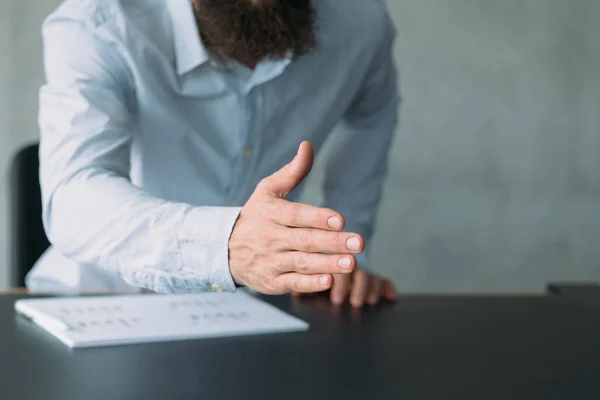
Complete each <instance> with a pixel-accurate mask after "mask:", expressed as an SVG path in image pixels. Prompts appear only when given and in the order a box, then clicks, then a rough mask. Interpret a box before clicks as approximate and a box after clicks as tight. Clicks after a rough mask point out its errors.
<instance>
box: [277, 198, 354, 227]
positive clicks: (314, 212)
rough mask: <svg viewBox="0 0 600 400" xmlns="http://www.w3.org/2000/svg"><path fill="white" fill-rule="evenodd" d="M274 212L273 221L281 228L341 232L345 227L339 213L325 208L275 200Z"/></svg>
mask: <svg viewBox="0 0 600 400" xmlns="http://www.w3.org/2000/svg"><path fill="white" fill-rule="evenodd" d="M275 210H276V211H275V212H274V213H273V215H272V218H273V221H275V222H276V223H278V224H279V225H283V226H289V227H293V228H315V229H323V230H328V231H341V230H343V229H344V225H345V221H344V217H342V215H341V214H340V213H338V212H336V211H333V210H330V209H327V208H320V207H314V206H309V205H307V204H301V203H291V202H288V201H285V200H277V202H276V203H275Z"/></svg>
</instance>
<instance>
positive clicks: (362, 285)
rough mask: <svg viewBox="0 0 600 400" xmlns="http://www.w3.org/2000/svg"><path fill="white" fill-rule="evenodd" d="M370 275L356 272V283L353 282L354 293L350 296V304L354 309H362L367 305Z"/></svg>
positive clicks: (361, 271)
mask: <svg viewBox="0 0 600 400" xmlns="http://www.w3.org/2000/svg"><path fill="white" fill-rule="evenodd" d="M369 280H370V275H369V274H368V273H367V272H365V271H363V270H360V271H356V273H355V274H354V281H353V282H352V293H351V294H350V304H352V307H355V308H360V307H362V306H363V305H364V304H365V300H366V299H367V294H368V292H369Z"/></svg>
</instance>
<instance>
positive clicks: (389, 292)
mask: <svg viewBox="0 0 600 400" xmlns="http://www.w3.org/2000/svg"><path fill="white" fill-rule="evenodd" d="M383 297H385V299H386V300H387V301H391V302H395V301H396V300H397V299H398V292H397V291H396V287H395V286H394V284H393V283H392V281H390V280H388V279H386V280H385V282H384V284H383Z"/></svg>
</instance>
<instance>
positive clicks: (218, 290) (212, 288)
mask: <svg viewBox="0 0 600 400" xmlns="http://www.w3.org/2000/svg"><path fill="white" fill-rule="evenodd" d="M210 288H211V290H212V291H213V292H219V293H220V292H222V291H223V289H222V288H221V286H219V285H215V284H214V283H213V284H212V285H210Z"/></svg>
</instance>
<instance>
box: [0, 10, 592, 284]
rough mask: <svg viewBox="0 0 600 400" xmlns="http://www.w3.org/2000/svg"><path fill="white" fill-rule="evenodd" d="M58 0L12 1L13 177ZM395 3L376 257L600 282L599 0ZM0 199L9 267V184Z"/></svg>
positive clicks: (0, 30)
mask: <svg viewBox="0 0 600 400" xmlns="http://www.w3.org/2000/svg"><path fill="white" fill-rule="evenodd" d="M58 3H59V1H58V0H2V1H0V54H3V55H8V56H7V57H3V58H1V59H0V174H1V175H2V176H6V173H5V168H6V166H7V162H8V155H9V154H11V153H12V151H14V149H15V148H16V147H17V146H19V145H21V144H23V143H25V142H27V141H29V140H32V139H35V138H36V136H37V123H36V118H37V115H36V114H37V90H38V88H39V85H40V84H41V82H42V67H41V56H40V51H41V42H40V38H39V25H40V23H41V20H42V18H43V16H44V15H46V14H47V13H48V12H49V11H50V10H51V9H53V8H54V7H55V6H56V5H57V4H58ZM388 3H389V5H390V10H391V12H392V15H393V18H394V20H395V21H396V23H397V26H398V31H399V39H398V44H397V50H396V53H397V59H398V65H399V66H400V68H401V71H402V74H401V78H400V80H401V85H402V88H403V96H404V98H405V101H404V106H403V108H402V125H401V129H400V131H399V134H398V137H397V140H396V142H395V146H394V148H393V150H392V151H393V157H392V163H391V174H390V177H389V180H388V183H387V185H386V193H385V200H384V204H383V208H382V211H381V214H380V220H379V223H378V230H377V236H376V240H375V244H374V245H375V249H374V250H375V251H374V255H375V260H374V261H375V263H376V265H377V268H378V269H379V270H380V271H381V272H382V273H383V274H385V275H388V276H391V277H392V278H393V279H394V280H395V281H396V282H397V283H398V285H399V287H400V288H401V289H402V290H407V291H508V290H510V291H512V290H538V289H541V288H543V286H544V283H545V282H546V281H548V280H557V279H569V280H588V279H591V280H596V281H599V280H600V246H598V245H597V242H598V238H600V122H599V121H600V118H599V117H598V115H599V114H600V47H599V46H598V44H597V39H598V38H600V25H599V24H598V23H597V21H598V20H599V19H600V2H598V1H597V0H578V1H571V2H567V1H564V0H527V1H526V0H503V1H493V0H389V1H388ZM594 41H596V43H594ZM320 172H321V170H320V168H319V167H317V168H316V170H315V173H314V174H313V176H312V177H311V181H312V184H311V185H310V186H309V188H308V189H309V190H308V192H307V196H306V199H307V201H309V202H317V201H318V199H319V193H318V189H317V188H318V182H319V180H320V179H321V177H322V176H321V173H320ZM5 181H6V180H4V182H5ZM4 182H3V183H4ZM0 210H1V212H2V214H1V215H0V266H5V265H7V258H6V254H7V232H6V226H7V224H6V186H5V185H3V186H1V189H0ZM5 272H6V268H2V267H0V287H2V286H4V285H5V282H6V281H5V276H6V273H5Z"/></svg>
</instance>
